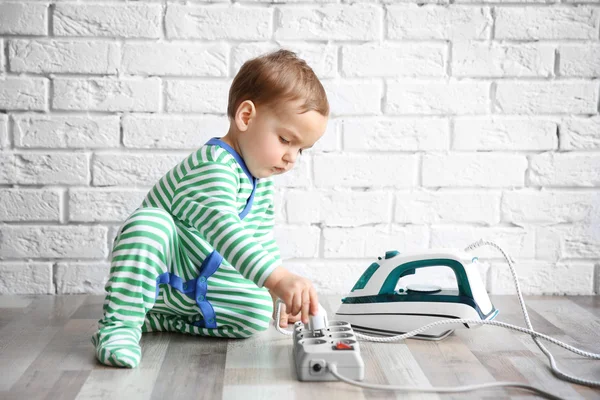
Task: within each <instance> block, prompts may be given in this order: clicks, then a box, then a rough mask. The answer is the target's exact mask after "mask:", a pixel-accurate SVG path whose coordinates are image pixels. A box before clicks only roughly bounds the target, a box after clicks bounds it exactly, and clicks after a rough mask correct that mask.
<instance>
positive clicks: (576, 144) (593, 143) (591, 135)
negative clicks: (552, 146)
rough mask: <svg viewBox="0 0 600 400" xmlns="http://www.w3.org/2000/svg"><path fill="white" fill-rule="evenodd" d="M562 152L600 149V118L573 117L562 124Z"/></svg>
mask: <svg viewBox="0 0 600 400" xmlns="http://www.w3.org/2000/svg"><path fill="white" fill-rule="evenodd" d="M560 148H561V150H594V149H600V117H598V116H594V117H590V118H585V117H581V118H580V117H572V118H568V119H565V120H563V122H562V123H561V124H560Z"/></svg>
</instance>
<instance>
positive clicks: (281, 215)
mask: <svg viewBox="0 0 600 400" xmlns="http://www.w3.org/2000/svg"><path fill="white" fill-rule="evenodd" d="M278 187H279V186H275V188H276V189H275V193H274V195H273V202H274V207H275V210H274V211H275V224H277V225H280V224H285V221H286V220H287V218H286V213H285V197H284V192H283V190H281V189H277V188H278Z"/></svg>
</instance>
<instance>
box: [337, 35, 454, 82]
mask: <svg viewBox="0 0 600 400" xmlns="http://www.w3.org/2000/svg"><path fill="white" fill-rule="evenodd" d="M446 51H447V50H446V45H445V44H423V43H419V44H413V43H408V44H407V43H401V44H397V43H391V44H390V43H388V44H384V45H381V44H375V43H367V44H363V45H360V46H356V45H353V46H342V47H341V52H342V56H341V68H342V70H341V72H342V74H343V75H344V76H347V77H355V76H358V77H373V76H384V77H397V76H438V77H442V76H444V75H445V74H446Z"/></svg>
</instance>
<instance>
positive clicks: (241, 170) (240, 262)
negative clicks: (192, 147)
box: [92, 139, 280, 368]
mask: <svg viewBox="0 0 600 400" xmlns="http://www.w3.org/2000/svg"><path fill="white" fill-rule="evenodd" d="M253 188H254V193H253ZM244 215H245V216H244ZM273 216H274V211H273V183H272V180H271V179H260V180H257V179H255V178H253V177H252V175H251V174H250V172H249V171H248V169H247V167H246V165H245V163H244V161H243V160H242V159H241V157H240V156H239V155H238V154H237V153H236V152H235V150H233V149H232V148H231V147H229V146H228V145H227V144H226V143H224V142H222V141H221V140H219V139H211V140H210V141H209V142H208V143H207V144H206V145H204V146H203V147H201V148H200V149H198V150H197V151H196V152H194V153H192V154H191V155H190V156H189V157H187V158H186V159H185V160H183V161H182V162H181V163H180V164H179V165H177V166H176V167H175V168H173V169H172V170H170V171H169V172H168V173H167V174H166V175H165V176H164V177H163V178H161V180H160V181H159V182H158V183H157V184H156V185H155V186H154V187H153V188H152V189H151V190H150V192H149V193H148V195H147V196H146V198H145V199H144V201H143V203H142V205H141V207H140V208H138V209H137V210H136V211H135V212H134V213H133V214H132V215H131V216H130V217H129V218H128V219H127V220H126V221H125V223H124V224H123V225H122V227H121V230H120V232H119V234H118V235H117V237H116V239H115V243H114V246H113V252H112V258H111V270H110V277H109V280H108V282H107V284H106V287H105V289H106V291H107V296H106V299H105V301H104V316H103V318H102V319H101V320H100V321H99V330H98V332H97V333H96V334H94V336H93V337H92V342H93V343H94V345H95V346H96V356H97V358H98V360H99V361H100V362H102V363H103V364H107V365H114V366H123V367H130V368H134V367H136V366H137V365H138V363H139V361H140V358H141V350H140V346H139V340H140V338H141V334H142V332H150V331H177V332H182V333H189V334H195V335H205V336H218V337H232V338H243V337H248V336H250V335H252V334H253V333H256V332H260V331H264V330H266V329H267V328H268V326H269V322H270V320H271V315H272V309H273V303H272V300H271V296H270V295H269V293H268V291H267V290H266V288H264V287H263V284H264V282H265V280H266V279H267V277H268V276H269V274H270V273H271V272H272V270H273V269H274V268H276V267H277V266H278V265H280V256H279V250H278V248H277V244H276V242H275V240H274V238H273ZM240 217H242V218H243V219H241V218H240ZM213 250H216V252H213ZM221 256H222V257H221Z"/></svg>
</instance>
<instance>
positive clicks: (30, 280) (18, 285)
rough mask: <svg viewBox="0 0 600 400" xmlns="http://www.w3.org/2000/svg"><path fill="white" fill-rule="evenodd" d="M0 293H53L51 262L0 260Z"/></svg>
mask: <svg viewBox="0 0 600 400" xmlns="http://www.w3.org/2000/svg"><path fill="white" fill-rule="evenodd" d="M0 25H1V24H0ZM0 294H2V295H15V294H54V285H53V284H52V264H51V263H48V262H0Z"/></svg>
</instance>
